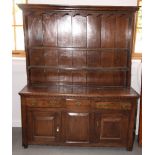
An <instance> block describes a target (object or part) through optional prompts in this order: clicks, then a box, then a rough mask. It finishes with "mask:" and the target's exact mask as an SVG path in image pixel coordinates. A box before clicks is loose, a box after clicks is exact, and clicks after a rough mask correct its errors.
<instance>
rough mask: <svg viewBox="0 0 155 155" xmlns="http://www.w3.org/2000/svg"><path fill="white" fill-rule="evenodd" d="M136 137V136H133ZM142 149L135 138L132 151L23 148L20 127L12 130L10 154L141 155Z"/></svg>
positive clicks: (86, 148) (61, 147)
mask: <svg viewBox="0 0 155 155" xmlns="http://www.w3.org/2000/svg"><path fill="white" fill-rule="evenodd" d="M135 139H137V138H135ZM141 154H142V149H141V147H138V144H137V140H135V143H134V147H133V151H132V152H130V151H126V149H122V148H103V147H102V148H98V147H97V148H96V147H94V148H89V147H68V146H66V147H64V146H43V145H41V146H38V145H33V146H31V145H30V146H29V147H28V149H24V148H23V147H22V143H21V128H13V130H12V155H141Z"/></svg>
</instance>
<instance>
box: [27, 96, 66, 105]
mask: <svg viewBox="0 0 155 155" xmlns="http://www.w3.org/2000/svg"><path fill="white" fill-rule="evenodd" d="M64 103H65V101H64V100H62V99H58V98H27V99H26V105H27V106H30V107H63V106H64Z"/></svg>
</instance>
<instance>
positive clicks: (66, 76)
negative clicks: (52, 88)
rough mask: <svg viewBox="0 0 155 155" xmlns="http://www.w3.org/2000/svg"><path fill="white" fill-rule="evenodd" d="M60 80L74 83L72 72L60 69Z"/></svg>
mask: <svg viewBox="0 0 155 155" xmlns="http://www.w3.org/2000/svg"><path fill="white" fill-rule="evenodd" d="M59 81H60V82H62V83H63V82H64V83H70V84H71V83H72V72H66V71H62V70H61V71H59Z"/></svg>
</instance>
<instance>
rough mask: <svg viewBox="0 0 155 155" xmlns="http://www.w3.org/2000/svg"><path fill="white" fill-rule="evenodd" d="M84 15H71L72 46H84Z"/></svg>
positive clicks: (85, 43)
mask: <svg viewBox="0 0 155 155" xmlns="http://www.w3.org/2000/svg"><path fill="white" fill-rule="evenodd" d="M86 28H87V26H86V17H82V16H78V15H77V16H74V17H72V37H73V38H72V40H73V47H86V46H87V39H86V37H87V34H86Z"/></svg>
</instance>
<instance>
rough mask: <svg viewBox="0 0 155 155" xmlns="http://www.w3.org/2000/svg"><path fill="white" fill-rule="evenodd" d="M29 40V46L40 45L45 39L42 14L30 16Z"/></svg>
mask: <svg viewBox="0 0 155 155" xmlns="http://www.w3.org/2000/svg"><path fill="white" fill-rule="evenodd" d="M28 39H29V40H28V41H29V46H40V45H42V41H43V28H42V16H41V15H31V16H28Z"/></svg>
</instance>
